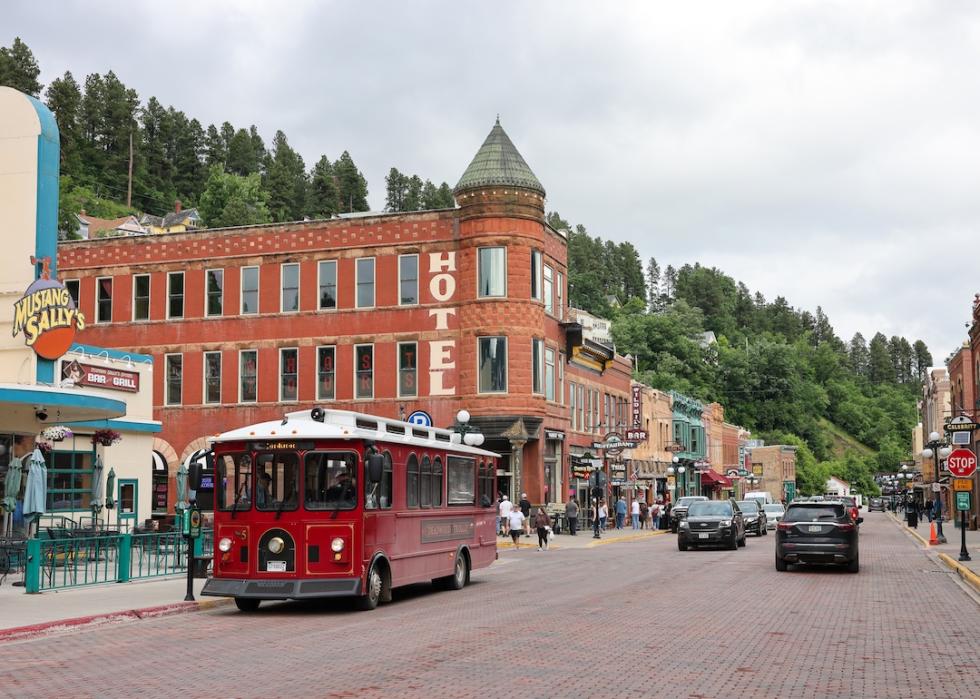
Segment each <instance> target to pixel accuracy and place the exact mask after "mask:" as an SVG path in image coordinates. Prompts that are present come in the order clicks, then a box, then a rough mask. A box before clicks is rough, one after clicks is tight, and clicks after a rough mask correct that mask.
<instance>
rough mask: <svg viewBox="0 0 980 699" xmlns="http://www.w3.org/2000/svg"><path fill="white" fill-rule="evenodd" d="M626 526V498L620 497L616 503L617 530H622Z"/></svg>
mask: <svg viewBox="0 0 980 699" xmlns="http://www.w3.org/2000/svg"><path fill="white" fill-rule="evenodd" d="M625 524H626V498H624V497H622V496H620V498H619V500H617V501H616V529H622V528H623V525H625Z"/></svg>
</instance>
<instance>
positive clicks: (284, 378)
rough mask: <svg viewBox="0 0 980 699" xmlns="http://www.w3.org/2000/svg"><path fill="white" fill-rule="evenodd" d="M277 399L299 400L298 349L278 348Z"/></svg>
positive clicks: (285, 400)
mask: <svg viewBox="0 0 980 699" xmlns="http://www.w3.org/2000/svg"><path fill="white" fill-rule="evenodd" d="M279 400H281V401H284V402H293V401H296V400H299V350H298V349H296V348H290V349H280V350H279Z"/></svg>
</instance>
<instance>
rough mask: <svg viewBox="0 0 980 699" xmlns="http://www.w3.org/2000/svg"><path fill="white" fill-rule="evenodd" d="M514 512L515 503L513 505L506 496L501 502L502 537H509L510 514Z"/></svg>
mask: <svg viewBox="0 0 980 699" xmlns="http://www.w3.org/2000/svg"><path fill="white" fill-rule="evenodd" d="M513 510H514V503H512V502H511V501H510V500H509V499H508V498H507V495H504V496H503V498H501V500H500V509H499V513H500V526H501V530H500V535H501V536H507V534H508V533H509V532H510V513H511V512H512V511H513Z"/></svg>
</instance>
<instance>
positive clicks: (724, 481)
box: [701, 471, 732, 488]
mask: <svg viewBox="0 0 980 699" xmlns="http://www.w3.org/2000/svg"><path fill="white" fill-rule="evenodd" d="M705 486H711V487H712V488H731V487H732V479H731V478H729V477H728V476H723V475H721V474H720V473H716V472H715V471H701V487H702V488H703V487H705Z"/></svg>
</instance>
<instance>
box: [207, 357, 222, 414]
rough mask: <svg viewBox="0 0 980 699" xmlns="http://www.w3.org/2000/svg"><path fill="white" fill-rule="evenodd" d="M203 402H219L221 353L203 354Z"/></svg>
mask: <svg viewBox="0 0 980 699" xmlns="http://www.w3.org/2000/svg"><path fill="white" fill-rule="evenodd" d="M204 402H205V403H208V404H212V403H220V402H221V352H205V353H204Z"/></svg>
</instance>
